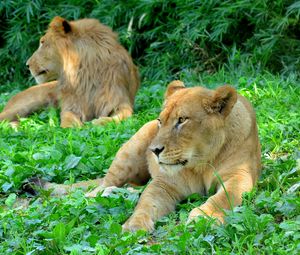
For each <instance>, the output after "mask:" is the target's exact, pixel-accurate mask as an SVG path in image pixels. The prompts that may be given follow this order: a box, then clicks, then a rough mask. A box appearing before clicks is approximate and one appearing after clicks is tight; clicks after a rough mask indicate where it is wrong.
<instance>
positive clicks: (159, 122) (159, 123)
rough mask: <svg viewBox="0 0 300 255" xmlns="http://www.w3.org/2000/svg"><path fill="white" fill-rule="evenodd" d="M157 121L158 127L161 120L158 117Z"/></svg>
mask: <svg viewBox="0 0 300 255" xmlns="http://www.w3.org/2000/svg"><path fill="white" fill-rule="evenodd" d="M157 121H158V127H160V126H161V120H160V119H159V118H158V119H157Z"/></svg>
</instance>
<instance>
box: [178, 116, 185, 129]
mask: <svg viewBox="0 0 300 255" xmlns="http://www.w3.org/2000/svg"><path fill="white" fill-rule="evenodd" d="M187 120H188V118H187V117H179V118H178V121H177V123H176V128H178V127H179V125H180V124H182V123H184V122H186V121H187Z"/></svg>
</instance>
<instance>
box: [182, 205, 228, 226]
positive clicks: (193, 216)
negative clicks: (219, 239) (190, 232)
mask: <svg viewBox="0 0 300 255" xmlns="http://www.w3.org/2000/svg"><path fill="white" fill-rule="evenodd" d="M199 217H205V218H215V219H216V220H217V221H216V223H218V224H220V223H221V224H222V223H224V216H223V214H221V213H217V212H206V211H205V210H202V209H201V208H194V209H193V210H192V211H191V212H190V214H189V217H188V220H187V222H186V224H190V223H191V222H193V221H197V219H199Z"/></svg>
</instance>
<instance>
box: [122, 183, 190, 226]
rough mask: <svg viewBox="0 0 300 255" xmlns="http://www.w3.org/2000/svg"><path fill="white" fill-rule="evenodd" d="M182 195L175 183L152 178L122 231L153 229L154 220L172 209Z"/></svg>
mask: <svg viewBox="0 0 300 255" xmlns="http://www.w3.org/2000/svg"><path fill="white" fill-rule="evenodd" d="M184 197H185V195H184V194H183V193H182V192H181V191H180V190H179V187H177V186H176V184H175V183H174V184H171V183H169V182H167V181H166V180H164V179H161V178H159V177H157V178H154V179H153V180H152V182H151V183H150V184H149V185H148V186H147V188H146V189H145V190H144V192H143V193H142V195H141V198H140V200H139V202H138V204H137V206H136V208H135V210H134V212H133V214H132V215H131V217H130V218H129V219H128V220H127V221H126V222H125V223H124V225H123V231H136V230H139V229H143V230H146V231H153V230H154V224H155V222H156V221H157V220H158V219H159V218H161V217H162V216H164V215H166V214H168V213H169V212H171V211H173V210H174V209H175V205H176V204H177V202H179V201H181V200H182V199H183V198H184Z"/></svg>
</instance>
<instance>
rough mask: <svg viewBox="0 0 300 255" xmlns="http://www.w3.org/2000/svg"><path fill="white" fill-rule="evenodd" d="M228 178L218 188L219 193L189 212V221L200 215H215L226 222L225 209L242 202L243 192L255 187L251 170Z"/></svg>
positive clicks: (221, 221) (214, 216) (220, 220)
mask: <svg viewBox="0 0 300 255" xmlns="http://www.w3.org/2000/svg"><path fill="white" fill-rule="evenodd" d="M232 176H233V177H231V178H229V179H228V180H226V181H225V182H224V183H223V185H220V187H219V188H218V190H217V193H216V194H215V195H213V196H211V197H209V198H208V200H207V201H206V203H204V204H203V205H201V206H200V207H197V208H195V209H193V210H192V211H191V212H190V214H189V219H188V223H189V222H191V221H193V220H195V219H196V218H197V217H198V216H204V217H213V218H216V219H217V220H218V221H219V222H220V223H224V215H225V214H224V213H225V212H224V211H225V210H230V209H232V208H233V207H235V206H237V205H240V204H241V203H242V194H243V193H244V192H249V191H251V189H252V188H253V183H254V182H253V180H252V176H251V175H250V173H249V172H244V171H241V172H237V173H236V174H232Z"/></svg>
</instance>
